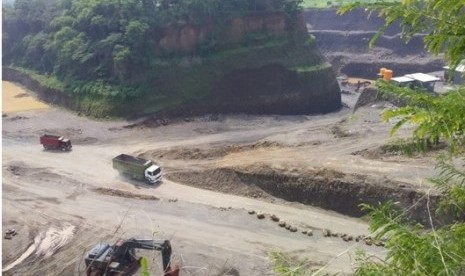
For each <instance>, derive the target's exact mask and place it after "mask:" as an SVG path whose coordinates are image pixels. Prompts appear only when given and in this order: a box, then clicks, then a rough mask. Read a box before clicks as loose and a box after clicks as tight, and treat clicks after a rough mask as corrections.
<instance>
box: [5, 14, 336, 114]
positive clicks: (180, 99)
mask: <svg viewBox="0 0 465 276" xmlns="http://www.w3.org/2000/svg"><path fill="white" fill-rule="evenodd" d="M220 27H221V28H220V29H221V32H218V28H219V27H217V26H214V23H212V22H203V23H202V24H197V25H196V24H189V23H177V24H172V25H169V26H167V27H165V28H163V29H159V30H154V32H155V36H156V37H157V41H158V44H157V45H156V47H155V48H154V51H156V52H157V53H158V54H159V56H160V58H159V59H158V60H157V61H156V64H155V65H154V69H153V70H152V72H149V74H151V78H150V80H149V81H148V82H149V83H147V84H146V85H145V86H146V87H148V88H147V89H146V91H145V93H144V94H142V95H140V96H138V97H137V98H129V97H119V96H113V95H111V93H110V94H105V95H98V94H93V95H89V94H82V93H77V92H76V89H74V90H72V91H70V90H69V88H68V87H67V86H66V85H63V86H62V87H58V88H57V87H54V86H48V85H47V83H46V82H44V81H43V80H42V78H41V76H38V75H36V74H31V73H28V72H26V71H19V70H16V69H12V68H5V69H4V74H3V78H4V79H5V80H10V81H15V82H20V83H22V84H24V85H26V86H27V87H28V88H30V89H31V90H34V91H37V92H38V95H39V97H40V98H41V99H43V100H45V101H47V102H52V103H55V104H58V105H61V106H65V107H67V108H70V109H73V110H76V111H78V112H82V113H84V114H87V115H93V116H106V115H116V116H125V117H136V116H146V115H150V114H163V115H167V116H184V115H200V114H208V113H252V114H312V113H327V112H331V111H335V110H337V109H339V108H340V107H341V97H340V89H339V86H338V84H337V81H336V78H335V74H334V72H333V70H332V67H331V65H330V64H329V63H327V62H326V61H325V59H324V57H323V56H322V54H321V53H320V51H319V49H318V47H317V46H316V44H315V43H314V41H313V40H312V39H309V37H308V34H307V32H306V29H305V24H304V19H303V16H298V17H296V18H295V20H294V21H292V22H291V20H289V18H288V16H287V15H286V14H282V13H268V14H266V13H261V14H252V15H246V16H242V17H239V18H234V19H231V20H229V21H227V22H226V24H224V25H222V26H220Z"/></svg>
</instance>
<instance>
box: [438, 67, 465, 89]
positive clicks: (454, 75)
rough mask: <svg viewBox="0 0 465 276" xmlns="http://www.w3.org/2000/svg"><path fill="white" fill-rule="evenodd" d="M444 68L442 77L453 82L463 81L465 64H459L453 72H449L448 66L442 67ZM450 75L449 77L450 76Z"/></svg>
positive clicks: (464, 79)
mask: <svg viewBox="0 0 465 276" xmlns="http://www.w3.org/2000/svg"><path fill="white" fill-rule="evenodd" d="M442 68H443V69H444V79H445V80H447V81H449V80H450V81H451V82H452V83H453V84H457V85H461V84H463V83H465V64H463V63H462V64H459V65H458V66H457V67H456V68H455V70H454V72H451V70H450V67H449V66H444V67H442ZM450 77H451V78H450Z"/></svg>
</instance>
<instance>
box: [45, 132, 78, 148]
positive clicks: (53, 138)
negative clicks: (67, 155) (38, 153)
mask: <svg viewBox="0 0 465 276" xmlns="http://www.w3.org/2000/svg"><path fill="white" fill-rule="evenodd" d="M40 143H41V144H42V146H43V147H44V149H46V150H49V149H53V150H62V151H70V150H71V148H72V147H73V146H72V145H71V140H69V139H68V138H65V137H63V136H58V135H50V134H44V135H42V136H40Z"/></svg>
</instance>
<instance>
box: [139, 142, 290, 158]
mask: <svg viewBox="0 0 465 276" xmlns="http://www.w3.org/2000/svg"><path fill="white" fill-rule="evenodd" d="M282 146H283V145H281V144H279V143H277V142H271V141H261V142H256V143H253V144H249V145H226V146H218V147H213V148H212V147H209V148H192V147H175V148H171V149H168V150H151V151H147V152H144V153H141V154H139V155H138V157H142V158H146V159H172V160H205V159H215V158H221V157H223V156H226V155H228V154H231V153H237V152H243V151H247V150H253V149H260V148H262V149H266V148H273V147H282Z"/></svg>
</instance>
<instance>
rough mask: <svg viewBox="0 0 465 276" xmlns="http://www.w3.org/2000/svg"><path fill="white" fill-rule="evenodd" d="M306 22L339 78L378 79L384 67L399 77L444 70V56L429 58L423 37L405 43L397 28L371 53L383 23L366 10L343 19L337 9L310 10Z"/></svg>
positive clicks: (414, 37) (389, 29)
mask: <svg viewBox="0 0 465 276" xmlns="http://www.w3.org/2000/svg"><path fill="white" fill-rule="evenodd" d="M305 19H306V22H307V28H308V31H309V33H310V34H312V35H313V36H314V37H315V39H316V42H317V45H318V47H319V48H320V49H321V51H322V53H323V55H325V57H326V58H327V59H328V60H329V62H330V63H331V64H332V65H333V68H334V70H335V71H336V73H338V74H346V75H348V76H351V77H359V78H367V79H375V78H376V77H377V73H378V72H379V69H380V68H382V67H385V68H389V69H392V70H393V72H394V76H399V75H403V74H408V73H415V72H425V73H427V72H435V71H440V70H442V66H444V62H443V58H442V56H441V55H440V56H438V57H435V56H431V55H430V54H428V51H427V50H426V48H425V46H424V43H423V37H424V36H423V35H416V36H413V37H412V38H411V39H410V41H409V42H408V43H406V42H405V41H404V40H403V39H402V38H401V36H400V32H401V28H400V27H399V25H397V24H394V25H392V26H391V27H390V28H388V29H387V30H386V31H385V32H384V34H383V35H382V36H380V37H379V39H378V40H377V42H376V43H375V44H374V47H373V48H371V49H370V48H369V41H370V39H371V38H372V37H373V36H374V35H375V34H376V32H377V30H378V29H379V28H380V27H382V26H383V25H384V19H383V18H381V17H378V16H377V15H376V14H372V15H370V14H369V13H368V12H366V11H365V10H363V9H355V10H353V11H351V12H349V13H346V14H344V15H338V14H337V10H336V9H324V10H322V9H310V10H307V11H306V12H305Z"/></svg>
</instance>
